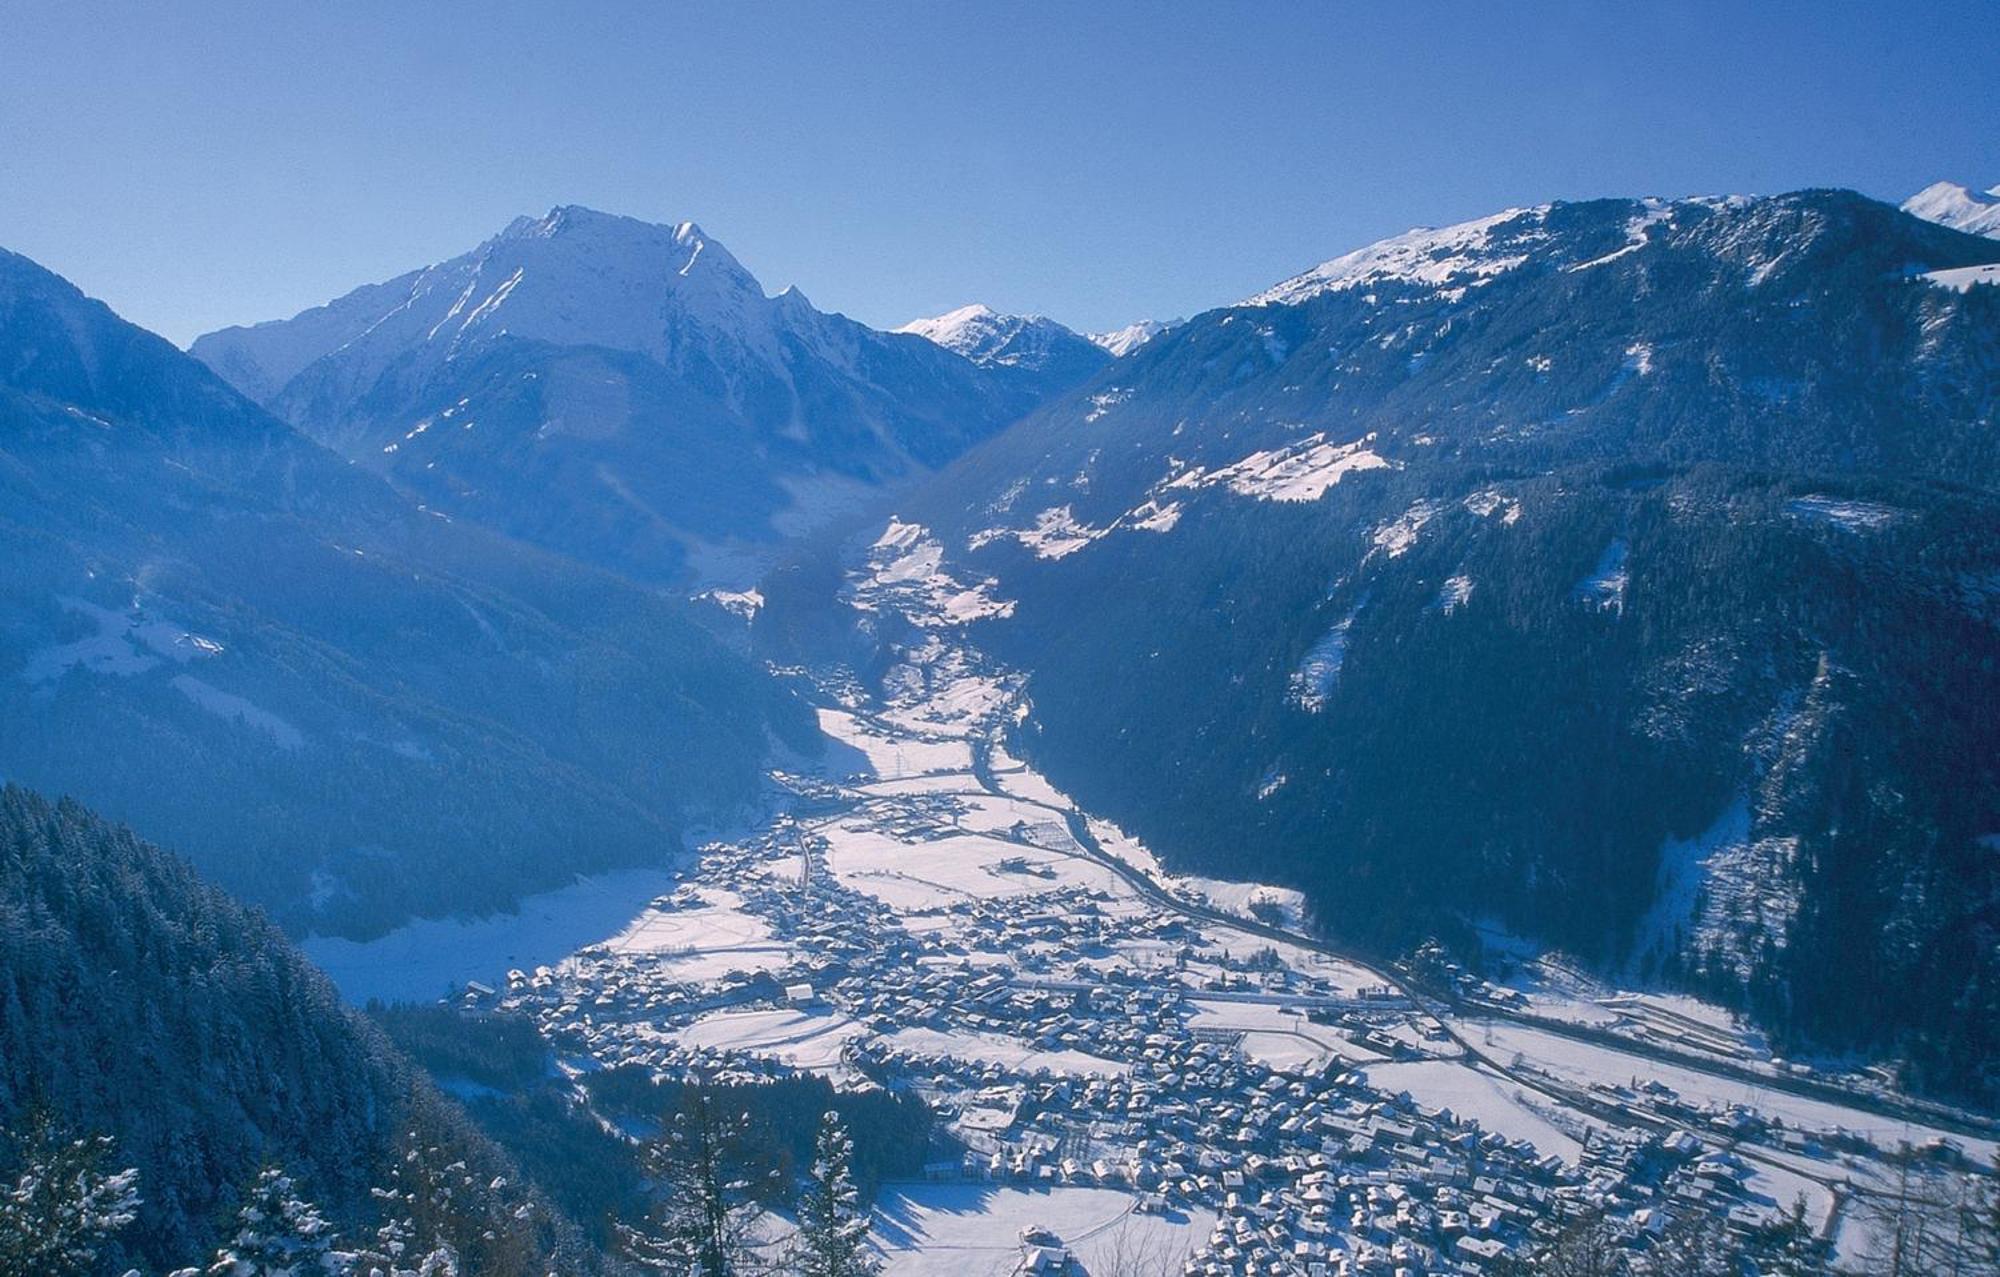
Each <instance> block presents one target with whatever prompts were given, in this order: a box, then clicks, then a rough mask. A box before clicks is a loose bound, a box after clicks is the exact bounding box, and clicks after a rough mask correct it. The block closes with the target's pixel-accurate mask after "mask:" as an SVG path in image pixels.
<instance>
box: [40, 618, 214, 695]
mask: <svg viewBox="0 0 2000 1277" xmlns="http://www.w3.org/2000/svg"><path fill="white" fill-rule="evenodd" d="M56 602H57V604H58V605H60V606H61V607H62V609H63V610H64V611H66V612H70V613H72V614H74V615H77V616H81V617H84V618H86V619H87V620H89V621H90V622H91V623H92V624H93V625H95V626H96V627H97V633H95V634H92V635H90V636H88V637H86V638H80V639H77V640H75V641H74V642H70V643H59V644H56V645H54V646H51V647H45V648H42V649H40V650H38V651H35V652H31V653H30V654H29V655H28V659H27V662H26V664H24V665H23V666H22V667H21V677H22V679H23V680H25V681H26V682H28V683H31V684H34V685H36V686H42V685H45V684H49V683H53V682H55V681H56V680H57V679H59V678H61V677H62V676H63V675H64V674H66V673H68V672H69V671H70V670H71V669H83V670H87V671H89V672H90V673H92V674H107V675H112V676H115V677H118V678H131V677H133V676H135V675H138V674H143V673H145V672H146V671H147V670H150V669H153V668H154V667H156V666H158V665H159V664H160V661H161V658H165V659H166V660H170V661H173V662H175V663H176V664H180V665H186V664H188V663H189V662H190V661H195V660H200V659H203V658H206V657H211V656H219V655H221V654H222V644H220V643H218V642H216V641H215V640H214V639H210V638H204V637H202V636H201V635H199V634H196V633H194V632H193V631H192V630H189V629H187V628H186V627H184V626H180V625H176V624H174V623H173V622H171V621H166V620H162V619H160V618H159V617H156V616H152V615H150V614H149V613H148V612H147V611H146V609H145V608H143V607H141V606H140V605H139V604H138V603H137V602H136V601H135V602H134V603H133V605H132V607H131V608H130V609H129V610H128V611H126V612H114V611H112V610H111V609H110V608H105V607H99V606H98V605H97V604H95V603H91V602H88V601H86V600H84V599H79V598H73V597H71V596H69V595H62V596H60V597H58V598H57V599H56Z"/></svg>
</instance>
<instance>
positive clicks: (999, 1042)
mask: <svg viewBox="0 0 2000 1277" xmlns="http://www.w3.org/2000/svg"><path fill="white" fill-rule="evenodd" d="M882 1040H883V1041H884V1042H886V1043H888V1044H889V1045H890V1046H892V1047H894V1048H895V1049H897V1050H898V1051H903V1052H906V1053H908V1054H910V1055H946V1056H950V1057H952V1058H953V1059H958V1060H973V1061H976V1062H978V1063H981V1064H999V1065H1004V1066H1006V1067H1007V1068H1010V1069H1014V1070H1016V1071H1018V1072H1021V1073H1038V1072H1040V1071H1042V1070H1044V1069H1046V1070H1048V1071H1049V1072H1050V1073H1063V1074H1069V1075H1072V1076H1077V1077H1087V1076H1090V1075H1092V1074H1097V1075H1100V1076H1103V1077H1115V1076H1118V1075H1121V1074H1123V1073H1125V1072H1127V1071H1128V1070H1127V1069H1126V1066H1125V1065H1123V1064H1119V1063H1117V1062H1115V1061H1112V1060H1102V1059H1099V1058H1098V1057H1096V1056H1094V1055H1087V1054H1085V1053H1084V1052H1082V1051H1042V1050H1037V1049H1036V1048H1035V1047H1033V1046H1030V1045H1029V1044H1028V1043H1026V1042H1022V1041H1020V1040H1019V1039H1017V1038H1009V1037H1003V1036H1001V1035H999V1034H997V1033H968V1032H965V1031H963V1030H957V1029H922V1028H909V1029H896V1030H894V1031H893V1032H890V1033H886V1034H884V1035H883V1038H882Z"/></svg>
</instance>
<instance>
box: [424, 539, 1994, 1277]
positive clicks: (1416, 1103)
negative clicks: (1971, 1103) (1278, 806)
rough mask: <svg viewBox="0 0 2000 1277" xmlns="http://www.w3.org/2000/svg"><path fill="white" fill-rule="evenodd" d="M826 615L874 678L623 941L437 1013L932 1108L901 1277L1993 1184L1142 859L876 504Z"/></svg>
mask: <svg viewBox="0 0 2000 1277" xmlns="http://www.w3.org/2000/svg"><path fill="white" fill-rule="evenodd" d="M899 529H900V530H899ZM852 602H853V605H854V606H855V607H857V608H859V609H862V610H864V611H866V610H886V609H889V608H891V607H894V608H895V609H896V611H897V614H898V615H899V616H900V617H903V618H907V619H908V620H910V621H911V622H913V623H914V629H913V631H912V633H911V635H910V638H909V641H908V642H906V643H905V644H903V646H902V649H901V650H902V655H903V658H904V659H903V661H902V663H901V664H899V665H898V666H897V667H896V668H894V669H892V670H891V671H890V673H889V675H888V676H887V678H886V679H885V680H884V686H885V689H886V690H885V692H884V693H883V694H881V695H872V694H870V693H868V692H865V691H864V690H863V689H862V688H861V687H860V686H859V685H858V684H857V683H855V682H854V680H853V679H852V678H850V677H848V676H846V675H845V674H844V673H842V672H839V671H824V670H815V671H811V672H810V677H811V678H812V680H813V683H814V686H815V687H816V689H817V692H818V694H819V696H820V698H821V705H822V708H821V709H820V710H819V719H820V726H821V729H822V731H823V732H824V733H825V734H826V735H827V736H828V737H829V738H830V740H831V742H832V745H831V747H830V750H829V752H828V754H827V756H826V757H825V758H824V759H820V760H803V759H801V760H795V761H794V763H793V764H792V765H788V766H786V767H783V768H781V769H779V770H776V771H774V772H773V773H772V775H771V784H770V802H769V805H768V811H767V813H766V814H765V816H764V817H763V818H762V819H760V820H759V821H757V822H755V823H754V824H753V825H752V826H750V827H749V828H746V829H745V830H743V831H741V832H739V833H738V834H736V835H733V836H730V837H726V838H721V839H718V840H716V841H713V842H711V843H709V844H708V845H706V846H704V847H703V848H702V849H701V850H700V852H699V855H698V856H697V857H696V858H695V859H694V860H693V862H692V863H691V864H689V866H688V867H687V868H686V869H685V871H684V872H683V873H682V875H681V878H680V881H679V885H677V886H676V887H674V888H673V889H672V890H671V891H668V892H666V893H665V894H662V895H660V896H659V897H658V898H657V899H655V900H653V901H652V903H651V904H650V906H649V907H647V908H646V909H645V910H644V912H642V913H641V914H640V915H639V916H638V917H636V918H634V919H632V921H631V922H630V923H629V925H627V926H626V927H624V928H623V929H622V930H621V931H620V932H619V933H618V934H616V935H614V936H612V937H610V938H609V939H606V940H604V941H602V942H600V943H596V944H592V945H590V946H588V947H586V948H584V949H582V950H580V951H578V952H577V953H575V954H574V955H573V956H571V957H569V958H568V959H566V960H563V961H560V962H556V963H552V964H549V965H544V966H536V967H533V968H532V969H517V970H514V971H512V972H510V973H509V974H508V975H507V977H506V979H505V982H504V985H503V986H501V987H492V986H489V985H487V984H473V985H470V986H469V987H468V988H467V989H466V991H465V992H464V993H463V994H462V996H461V1001H462V1002H463V1003H464V1004H465V1005H466V1006H467V1007H468V1008H470V1009H471V1010H473V1011H474V1012H476V1013H478V1014H493V1015H505V1016H519V1017H527V1018H530V1019H532V1021H533V1022H534V1023H535V1024H536V1025H537V1026H538V1028H539V1029H540V1031H541V1033H542V1035H543V1037H544V1038H545V1039H546V1040H547V1041H548V1042H549V1043H550V1044H551V1046H552V1047H553V1048H554V1050H555V1052H556V1054H557V1057H558V1058H559V1059H560V1060H561V1061H562V1066H563V1067H564V1068H565V1069H566V1070H568V1071H571V1072H573V1073H574V1074H576V1075H578V1076H581V1075H583V1074H586V1073H590V1072H594V1071H599V1070H606V1069H614V1068H619V1067H621V1066H629V1067H636V1068H639V1069H642V1070H645V1071H646V1072H648V1073H649V1074H650V1075H652V1076H655V1077H658V1078H665V1079H701V1080H724V1081H740V1080H754V1079H762V1078H770V1077H774V1076H784V1075H788V1074H793V1073H814V1074H818V1075H821V1076H823V1077H826V1078H828V1079H829V1080H831V1081H832V1082H833V1083H834V1084H835V1085H836V1086H837V1087H840V1088H857V1089H867V1088H876V1087H881V1088H889V1089H893V1090H897V1091H901V1092H905V1093H908V1094H911V1095H914V1096H917V1097H920V1098H921V1099H922V1100H923V1101H924V1103H925V1104H926V1105H927V1106H928V1107H929V1109H930V1110H931V1111H932V1112H933V1113H934V1114H936V1115H937V1118H938V1135H937V1136H936V1138H935V1139H934V1147H933V1152H932V1156H931V1157H930V1160H929V1163H928V1165H927V1166H926V1167H925V1168H924V1176H923V1179H922V1180H921V1181H912V1182H907V1183H894V1184H890V1185H887V1186H885V1188H884V1190H883V1192H882V1195H881V1198H880V1200H879V1201H878V1203H877V1215H876V1229H875V1237H876V1244H877V1246H878V1247H879V1248H880V1249H881V1251H882V1252H883V1256H884V1258H885V1260H886V1262H887V1271H888V1272H889V1273H890V1274H892V1275H904V1274H907V1275H909V1277H918V1275H922V1274H931V1273H938V1274H943V1273H946V1272H951V1273H953V1274H968V1275H970V1274H982V1273H986V1272H992V1273H996V1274H1010V1273H1037V1274H1041V1273H1048V1274H1064V1273H1067V1274H1088V1275H1090V1277H1125V1275H1127V1274H1132V1275H1137V1274H1142V1273H1143V1274H1153V1273H1185V1274H1188V1275H1189V1277H1211V1275H1212V1277H1221V1275H1222V1274H1246V1275H1247V1274H1260V1275H1265V1274H1268V1275H1271V1277H1277V1275H1279V1274H1299V1275H1300V1277H1351V1275H1354V1274H1378V1273H1379V1274H1383V1275H1384V1277H1391V1275H1396V1277H1401V1275H1403V1274H1408V1275H1410V1277H1417V1275H1419V1274H1433V1273H1465V1274H1477V1273H1485V1272H1491V1271H1495V1270H1496V1269H1497V1268H1498V1267H1499V1266H1501V1265H1503V1264H1504V1263H1505V1262H1506V1261H1507V1260H1508V1258H1509V1257H1510V1256H1513V1255H1517V1254H1519V1253H1521V1252H1522V1251H1523V1250H1524V1249H1526V1248H1530V1247H1532V1246H1534V1245H1537V1244H1541V1243H1546V1242H1548V1241H1549V1240H1551V1239H1553V1238H1555V1237H1557V1236H1558V1235H1560V1234H1561V1233H1562V1232H1563V1230H1564V1229H1565V1228H1566V1227H1567V1226H1568V1225H1570V1224H1572V1223H1574V1222H1575V1221H1577V1220H1579V1219H1584V1218H1594V1219H1601V1220H1602V1221H1604V1225H1605V1227H1607V1228H1609V1229H1611V1230H1612V1231H1613V1233H1614V1235H1615V1236H1617V1237H1618V1238H1619V1241H1620V1244H1621V1245H1623V1246H1626V1247H1628V1248H1630V1249H1631V1250H1632V1251H1634V1252H1635V1253H1636V1254H1638V1255H1641V1256H1643V1255H1645V1254H1647V1253H1651V1252H1654V1251H1656V1250H1660V1249H1661V1247H1662V1246H1663V1245H1664V1243H1663V1239H1666V1238H1669V1237H1671V1236H1672V1235H1673V1234H1674V1233H1675V1232H1676V1230H1677V1229H1685V1228H1686V1227H1687V1225H1688V1222H1689V1221H1701V1222H1702V1223H1703V1224H1704V1226H1705V1227H1707V1228H1708V1229H1710V1230H1713V1231H1712V1232H1710V1233H1708V1234H1704V1235H1709V1236H1713V1235H1724V1234H1726V1235H1727V1236H1729V1237H1730V1238H1732V1239H1733V1240H1734V1242H1735V1243H1736V1244H1737V1245H1739V1246H1741V1247H1743V1248H1745V1249H1746V1250H1747V1251H1748V1252H1749V1253H1752V1254H1765V1255H1768V1256H1769V1257H1771V1258H1772V1260H1773V1262H1776V1261H1777V1260H1779V1259H1781V1258H1782V1257H1784V1256H1786V1255H1793V1256H1804V1255H1811V1256H1814V1257H1816V1258H1822V1259H1823V1258H1831V1259H1832V1260H1833V1261H1834V1262H1835V1263H1836V1264H1838V1265H1841V1266H1843V1267H1847V1266H1852V1267H1853V1270H1854V1271H1865V1267H1863V1266H1862V1265H1861V1264H1860V1257H1861V1256H1864V1255H1866V1254H1869V1253H1871V1249H1870V1248H1871V1247H1872V1246H1874V1245H1875V1244H1876V1242H1877V1240H1878V1239H1879V1237H1880V1235H1881V1234H1882V1231H1883V1230H1884V1229H1886V1228H1893V1227H1895V1226H1896V1225H1895V1224H1894V1222H1893V1214H1894V1211H1895V1210H1897V1209H1899V1208H1901V1209H1907V1204H1908V1202H1909V1200H1910V1198H1911V1189H1910V1185H1911V1182H1912V1177H1913V1176H1915V1177H1916V1179H1917V1180H1918V1181H1920V1182H1921V1183H1922V1184H1924V1185H1927V1186H1928V1188H1927V1190H1926V1191H1928V1192H1929V1193H1930V1194H1931V1195H1932V1196H1933V1197H1935V1196H1936V1195H1938V1194H1940V1193H1949V1192H1958V1193H1959V1194H1961V1196H1963V1194H1965V1193H1966V1192H1968V1191H1970V1190H1969V1189H1968V1185H1978V1184H1983V1183H1984V1182H1985V1181H1984V1180H1983V1178H1982V1177H1983V1176H1986V1175H1988V1174H1990V1172H1991V1170H1992V1167H1993V1158H1994V1154H1995V1150H1996V1144H1995V1140H1994V1137H1993V1133H1992V1132H1990V1131H1985V1130H1982V1129H1981V1128H1980V1127H1979V1126H1978V1124H1977V1123H1976V1122H1975V1121H1974V1120H1973V1119H1971V1118H1969V1117H1967V1116H1966V1115H1963V1114H1956V1113H1952V1112H1950V1111H1945V1110H1936V1111H1930V1110H1923V1109H1920V1108H1918V1107H1917V1106H1915V1105H1914V1103H1913V1102H1911V1101H1908V1100H1906V1099H1903V1098H1902V1097H1900V1096H1898V1095H1897V1094H1896V1093H1895V1092H1894V1091H1893V1090H1891V1089H1890V1088H1889V1087H1888V1086H1887V1085H1886V1084H1885V1083H1884V1082H1883V1081H1882V1080H1880V1079H1875V1078H1871V1077H1870V1076H1869V1075H1867V1074H1866V1073H1863V1072H1859V1071H1857V1072H1855V1073H1853V1074H1851V1075H1842V1076H1837V1077H1836V1076H1831V1075H1828V1074H1825V1073H1821V1072H1815V1071H1814V1070H1812V1069H1809V1068H1807V1067H1805V1066H1802V1065H1798V1064H1790V1063H1787V1062H1785V1061H1781V1060H1774V1059H1772V1058H1771V1056H1770V1053H1769V1052H1768V1050H1766V1049H1765V1047H1764V1045H1763V1043H1762V1041H1761V1039H1759V1038H1758V1037H1757V1036H1756V1035H1755V1034H1754V1033H1753V1032H1750V1031H1748V1030H1746V1029H1744V1028H1742V1027H1741V1026H1740V1025H1739V1024H1738V1023H1737V1022H1736V1021H1734V1020H1733V1019H1732V1018H1731V1017H1730V1016H1728V1015H1727V1014H1726V1013H1724V1012H1722V1011H1720V1010H1718V1009H1716V1008H1712V1007H1705V1006H1702V1005H1700V1004H1698V1003H1695V1002H1693V1001H1691V1000H1689V999H1685V998H1679V997H1674V996H1671V995H1666V994H1643V993H1631V992H1621V991H1618V990H1612V989H1605V988H1600V987H1596V986H1593V985H1591V984H1590V982H1589V981H1588V980H1587V979H1585V978H1583V977H1580V976H1577V975H1575V974H1574V973H1570V972H1567V971H1565V970H1564V969H1563V968H1562V967H1561V966H1560V965H1559V964H1558V963H1556V962H1553V961H1540V960H1535V959H1533V958H1524V960H1523V962H1522V963H1521V964H1520V965H1519V966H1518V968H1516V969H1514V970H1512V971H1510V972H1509V974H1508V976H1507V977H1506V978H1505V982H1504V983H1494V982H1491V981H1489V980H1488V979H1483V978H1478V977H1475V976H1472V975H1470V974H1468V973H1467V972H1465V971H1462V970H1460V969H1459V968H1458V967H1457V966H1455V965H1453V964H1451V963H1449V962H1448V961H1444V960H1443V959H1442V958H1441V957H1439V958H1436V959H1435V960H1426V959H1425V957H1424V955H1422V954H1419V955H1416V956H1414V957H1413V958H1412V959H1411V960H1410V961H1407V962H1404V963H1401V964H1398V965H1397V966H1396V967H1395V968H1393V969H1378V968H1376V967H1372V966H1369V965H1365V964H1363V963H1361V962H1359V961H1357V960H1355V959H1353V958H1350V957H1347V956H1344V955H1343V954H1341V953H1340V952H1339V951H1338V950H1336V949H1334V948H1331V947H1329V946H1327V945H1325V944H1323V943H1322V942H1321V941H1320V940H1318V939H1316V938H1315V937H1314V935H1313V932H1312V928H1311V920H1310V919H1309V918H1307V917H1305V916H1304V914H1303V906H1302V901H1301V899H1300V897H1299V896H1298V895H1297V894H1296V893H1293V892H1290V891H1286V890H1281V889H1277V888H1270V887H1258V886H1255V885H1249V884H1234V883H1226V882H1219V881H1213V880H1206V879H1197V878H1190V877H1185V876H1178V875H1175V874H1172V873H1170V872H1168V871H1167V870H1166V869H1165V868H1163V867H1162V866H1161V865H1160V864H1159V862H1158V861H1156V860H1155V859H1154V858H1153V856H1152V855H1151V854H1150V853H1149V852H1148V850H1147V849H1146V848H1145V847H1144V846H1142V845H1141V844H1140V843H1139V842H1138V841H1137V840H1135V839H1133V838H1131V837H1129V836H1128V835H1126V834H1125V833H1124V832H1122V831H1121V830H1119V829H1118V828H1116V827H1115V826H1113V825H1111V824H1109V823H1108V822H1106V821H1103V820H1101V819H1097V818H1095V817H1093V816H1091V815H1090V814H1089V813H1087V812H1085V811H1083V810H1081V809H1080V808H1079V807H1078V806H1077V805H1076V804H1075V803H1073V802H1072V801H1071V800H1070V799H1069V798H1067V797H1066V796H1065V795H1064V794H1062V793H1061V792H1059V791H1058V790H1057V789H1056V788H1054V787H1053V786H1052V785H1051V784H1050V783H1049V782H1048V781H1047V780H1045V779H1044V778H1043V777H1041V776H1040V775H1039V774H1037V773H1036V772H1035V771H1034V770H1033V769H1032V768H1031V767H1030V766H1029V765H1028V764H1027V763H1025V762H1024V761H1023V760H1022V759H1020V758H1019V757H1017V756H1015V755H1014V754H1013V753H1011V752H1010V751H1009V748H1008V739H1009V728H1010V726H1011V725H1012V724H1013V723H1015V722H1016V721H1018V719H1019V717H1020V716H1022V715H1024V714H1025V713H1026V712H1027V707H1026V704H1025V701H1024V700H1023V697H1022V689H1021V687H1020V685H1019V682H1018V680H1017V679H1015V678H1014V677H1012V676H1011V675H1009V674H1008V673H1007V672H1006V671H1004V670H1000V669H997V668H995V667H993V666H991V665H990V663H988V662H987V661H985V660H984V658H982V657H981V656H980V655H979V654H978V653H977V652H975V651H973V650H971V649H969V648H967V647H965V646H963V645H961V644H959V643H957V642H955V641H954V640H953V638H952V635H953V629H952V625H951V622H952V621H953V620H954V619H962V617H963V615H964V614H965V612H966V611H967V610H968V609H971V610H973V611H977V610H978V609H981V608H991V607H995V606H1003V605H1000V604H998V603H997V602H996V601H995V600H993V599H991V598H990V597H989V596H988V595H987V594H986V592H985V587H982V586H972V587H967V586H965V585H964V584H963V583H960V582H956V581H953V580H951V579H950V578H949V577H948V576H945V575H944V574H943V573H942V572H941V571H940V570H939V569H938V566H937V560H936V558H935V557H934V556H933V555H931V554H929V553H928V545H927V543H926V540H925V537H924V534H923V532H922V529H920V528H914V526H913V525H907V524H903V525H892V527H891V530H890V532H889V533H887V534H885V535H884V537H883V539H882V540H881V541H880V542H878V543H877V545H876V546H875V548H874V550H873V551H872V553H871V558H870V562H869V565H868V567H867V569H866V570H864V572H863V573H862V574H860V575H859V576H858V577H857V579H856V584H855V586H854V590H853V598H852ZM927 622H928V623H927ZM799 674H800V676H801V677H805V676H807V672H805V671H800V672H799ZM1661 1253H1664V1252H1663V1251H1661ZM1843 1261H1851V1264H1849V1263H1843Z"/></svg>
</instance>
